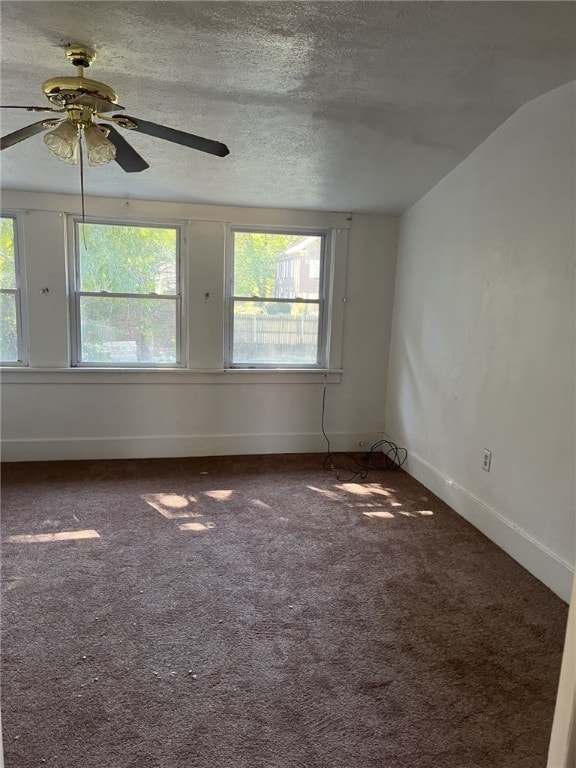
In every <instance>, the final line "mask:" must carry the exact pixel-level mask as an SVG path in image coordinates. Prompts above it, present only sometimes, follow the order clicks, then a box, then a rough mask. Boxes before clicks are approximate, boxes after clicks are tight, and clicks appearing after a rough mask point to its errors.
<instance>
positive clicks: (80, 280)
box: [71, 219, 184, 367]
mask: <svg viewBox="0 0 576 768" xmlns="http://www.w3.org/2000/svg"><path fill="white" fill-rule="evenodd" d="M73 227H74V265H73V267H74V268H73V270H72V281H73V284H72V290H71V296H72V318H73V327H72V337H73V350H72V363H73V365H90V366H111V367H118V366H121V367H125V366H136V367H137V366H141V367H175V366H180V365H182V364H183V357H184V356H183V353H182V332H181V328H182V290H181V279H180V273H181V269H180V239H181V233H180V227H179V226H155V225H150V224H145V225H144V224H143V225H138V224H134V223H130V224H127V223H116V222H114V223H111V222H103V221H86V222H82V221H80V220H77V219H76V220H74V222H73Z"/></svg>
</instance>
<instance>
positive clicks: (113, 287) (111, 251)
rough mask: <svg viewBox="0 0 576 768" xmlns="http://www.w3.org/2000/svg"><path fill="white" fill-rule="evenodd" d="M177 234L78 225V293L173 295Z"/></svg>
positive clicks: (157, 229)
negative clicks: (79, 291)
mask: <svg viewBox="0 0 576 768" xmlns="http://www.w3.org/2000/svg"><path fill="white" fill-rule="evenodd" d="M176 235H177V230H176V229H174V228H170V229H169V228H165V227H128V226H121V225H113V224H81V223H79V224H78V249H79V253H80V290H81V291H109V292H110V293H160V294H172V295H173V294H175V293H176V292H177V291H176V259H177V248H176V243H177V238H176Z"/></svg>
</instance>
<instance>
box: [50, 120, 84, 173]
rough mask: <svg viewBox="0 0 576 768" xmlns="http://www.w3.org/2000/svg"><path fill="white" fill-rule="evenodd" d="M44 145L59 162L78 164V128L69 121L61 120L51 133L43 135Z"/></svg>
mask: <svg viewBox="0 0 576 768" xmlns="http://www.w3.org/2000/svg"><path fill="white" fill-rule="evenodd" d="M44 143H45V144H46V146H47V147H48V149H49V150H50V152H51V153H52V154H53V155H54V157H57V158H58V159H59V160H64V162H65V163H77V162H78V144H79V142H78V127H77V126H76V125H75V124H74V123H71V122H70V121H69V120H63V121H62V122H61V123H59V124H58V125H57V126H56V128H54V130H53V131H49V132H48V133H46V134H44Z"/></svg>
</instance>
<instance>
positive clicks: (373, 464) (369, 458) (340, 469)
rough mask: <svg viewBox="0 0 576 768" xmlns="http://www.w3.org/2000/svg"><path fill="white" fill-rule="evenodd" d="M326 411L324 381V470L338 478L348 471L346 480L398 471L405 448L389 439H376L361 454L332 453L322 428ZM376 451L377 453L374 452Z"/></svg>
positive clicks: (405, 453)
mask: <svg viewBox="0 0 576 768" xmlns="http://www.w3.org/2000/svg"><path fill="white" fill-rule="evenodd" d="M325 413H326V381H324V390H323V392H322V419H321V425H322V434H323V435H324V439H325V440H326V445H327V453H326V456H325V457H324V461H323V462H322V466H323V467H324V469H325V470H326V471H329V472H335V473H336V478H337V479H338V480H341V479H342V473H348V477H347V478H346V480H347V482H353V481H354V480H357V479H360V480H365V479H366V478H367V477H368V473H369V472H395V471H398V470H399V469H400V468H401V467H402V465H403V464H404V462H405V461H406V458H407V456H408V451H407V450H406V448H400V447H399V446H397V445H396V443H393V442H392V441H391V440H378V441H377V442H376V443H374V445H372V446H371V447H370V448H369V450H368V451H367V453H365V454H364V455H363V456H361V457H358V456H354V455H352V454H351V453H343V452H340V451H339V452H336V453H332V450H331V448H330V438H329V437H328V435H327V434H326V430H325V429H324V415H325ZM375 451H378V453H375Z"/></svg>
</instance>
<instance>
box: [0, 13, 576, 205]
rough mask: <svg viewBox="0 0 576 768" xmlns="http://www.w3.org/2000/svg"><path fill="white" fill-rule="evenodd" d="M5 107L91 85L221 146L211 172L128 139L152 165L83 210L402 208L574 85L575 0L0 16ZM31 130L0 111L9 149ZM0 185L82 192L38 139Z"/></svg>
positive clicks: (148, 142)
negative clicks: (164, 203) (163, 203)
mask: <svg viewBox="0 0 576 768" xmlns="http://www.w3.org/2000/svg"><path fill="white" fill-rule="evenodd" d="M0 9H1V22H2V31H1V42H2V54H1V55H2V69H1V76H2V94H1V96H2V103H3V104H39V105H42V104H43V103H44V96H43V95H42V91H41V84H42V82H43V81H44V80H47V79H48V78H50V77H54V76H56V75H70V76H71V75H74V74H75V72H74V70H73V68H72V67H71V66H70V64H69V63H68V62H67V60H66V59H65V57H64V52H63V46H64V45H65V44H67V43H71V42H81V43H85V44H89V45H91V46H93V47H95V48H96V50H97V51H98V58H97V60H96V62H95V63H94V65H93V66H92V67H91V69H90V70H89V71H88V72H87V76H88V77H90V78H92V79H96V80H101V81H103V82H105V83H107V84H108V85H110V86H112V87H113V88H114V89H115V90H116V91H117V93H118V94H119V97H120V103H121V104H123V105H124V106H125V107H126V113H127V114H130V115H135V116H137V117H141V118H144V119H147V120H151V121H154V122H159V123H163V124H165V125H169V126H171V127H173V128H179V129H182V130H187V131H190V132H192V133H196V134H200V135H201V136H207V137H210V138H214V139H217V140H219V141H223V142H225V143H226V144H227V145H228V146H229V148H230V151H231V154H230V156H229V157H227V158H224V159H220V158H217V157H212V156H209V155H205V154H202V153H200V152H196V151H193V150H190V149H185V148H184V147H180V146H176V145H173V144H170V143H167V142H164V141H161V140H159V139H154V138H151V137H149V136H144V135H142V134H134V133H132V134H130V135H127V134H126V133H124V135H125V136H126V137H127V138H128V139H129V140H130V142H131V143H132V145H133V146H134V147H135V148H136V149H137V151H138V152H139V153H140V154H142V155H143V156H144V157H145V158H146V159H147V160H148V162H149V163H150V165H151V168H150V169H149V170H147V171H144V172H143V173H139V174H126V173H124V172H123V171H122V170H121V169H120V168H119V167H118V166H117V164H116V163H111V164H109V165H107V166H103V167H100V168H89V169H87V172H86V191H87V194H92V195H109V196H115V197H128V198H148V199H157V200H181V201H189V202H203V203H221V204H232V205H248V206H266V207H281V208H309V209H323V210H339V211H386V212H391V213H398V212H400V211H403V210H405V209H406V208H407V207H409V206H410V205H411V204H412V203H413V202H415V201H416V200H417V199H418V198H419V197H421V196H422V195H423V194H424V193H425V192H426V191H427V190H428V189H430V188H431V187H432V186H433V185H434V184H435V183H436V182H438V181H439V180H440V179H441V178H442V177H443V176H444V175H446V173H448V172H449V171H450V170H451V169H452V168H453V167H454V166H455V165H457V164H458V163H459V162H460V161H461V160H462V159H463V158H464V157H466V156H467V155H468V154H469V153H470V152H471V151H472V150H473V149H474V148H475V147H476V146H478V144H479V143H481V142H482V140H483V139H484V138H486V137H487V136H488V135H489V134H490V133H491V132H492V131H493V130H495V128H496V127H497V126H498V125H500V124H501V123H502V122H503V121H504V120H505V119H506V118H507V117H508V116H509V115H511V114H512V113H513V112H514V111H515V110H516V109H517V108H518V107H520V106H521V105H522V104H524V103H526V102H527V101H530V100H531V99H533V98H535V97H536V96H538V95H540V94H542V93H545V92H546V91H549V90H551V89H552V88H555V87H557V86H559V85H562V84H563V83H566V82H568V81H570V80H574V79H576V68H575V66H576V65H575V61H576V50H575V48H576V45H575V30H576V27H575V14H576V5H575V4H574V3H572V2H286V3H285V2H264V3H260V2H247V3H243V2H160V1H157V2H120V1H118V0H117V1H116V2H94V1H93V2H25V1H23V0H19V1H18V2H2V4H1V6H0ZM37 119H39V116H37V115H34V114H31V113H27V112H15V111H14V110H5V111H4V112H3V113H2V134H6V133H9V132H11V131H13V130H16V129H17V128H21V127H22V126H24V125H27V124H29V123H31V122H35V121H36V120H37ZM1 160H2V186H3V187H4V188H7V189H27V190H36V191H54V192H65V193H73V194H76V193H77V191H78V188H79V173H78V168H77V167H75V166H68V165H66V164H64V163H62V162H59V161H57V160H55V159H53V158H52V157H51V156H50V155H49V154H48V152H47V150H46V149H45V147H44V144H43V141H42V136H41V135H40V136H35V137H33V138H30V139H28V140H26V141H25V142H23V143H20V144H18V145H16V146H14V147H11V148H9V149H6V150H4V151H3V152H2V157H1Z"/></svg>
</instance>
